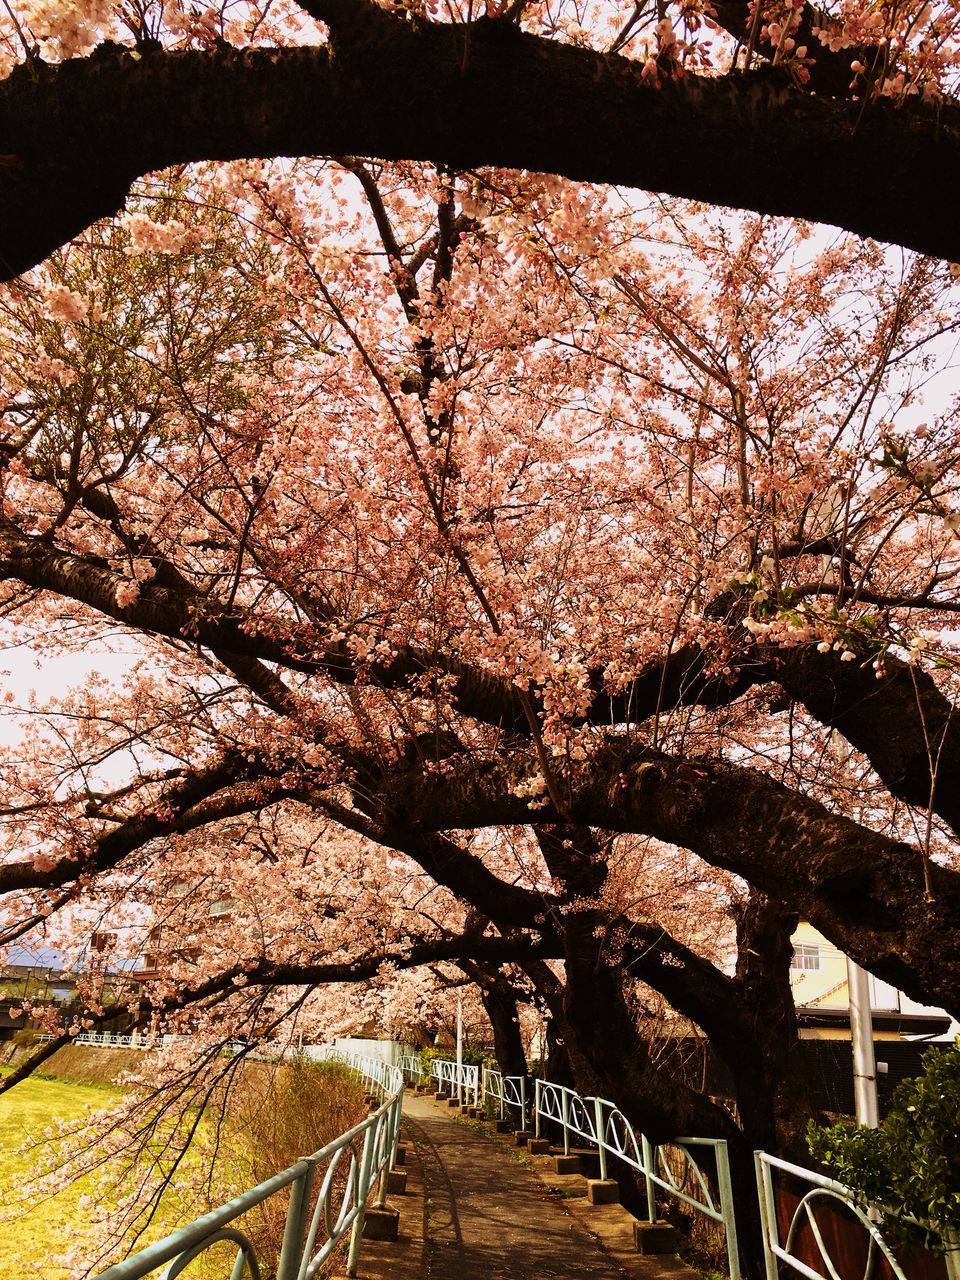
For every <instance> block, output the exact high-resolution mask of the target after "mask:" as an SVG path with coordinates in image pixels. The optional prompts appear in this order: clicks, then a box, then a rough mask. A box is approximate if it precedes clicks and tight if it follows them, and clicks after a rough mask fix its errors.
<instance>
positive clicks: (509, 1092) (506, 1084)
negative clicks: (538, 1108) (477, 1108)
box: [481, 1067, 527, 1129]
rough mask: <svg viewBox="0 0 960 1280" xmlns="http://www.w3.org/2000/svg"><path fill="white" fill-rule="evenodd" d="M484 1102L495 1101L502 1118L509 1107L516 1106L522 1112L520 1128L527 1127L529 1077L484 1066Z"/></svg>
mask: <svg viewBox="0 0 960 1280" xmlns="http://www.w3.org/2000/svg"><path fill="white" fill-rule="evenodd" d="M481 1091H482V1096H483V1103H484V1106H486V1104H487V1101H488V1100H489V1101H490V1102H492V1103H493V1105H494V1106H496V1107H499V1109H500V1119H501V1120H503V1119H505V1118H506V1114H507V1108H508V1107H515V1108H517V1110H518V1111H519V1112H520V1128H521V1129H525V1128H526V1127H527V1078H526V1076H505V1075H502V1074H501V1073H500V1072H499V1071H491V1070H490V1069H489V1068H488V1067H484V1068H483V1078H482V1084H481Z"/></svg>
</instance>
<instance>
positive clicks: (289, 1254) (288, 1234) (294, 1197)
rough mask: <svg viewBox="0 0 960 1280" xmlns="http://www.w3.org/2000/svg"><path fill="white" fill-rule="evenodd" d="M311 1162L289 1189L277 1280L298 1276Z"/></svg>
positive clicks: (289, 1279) (308, 1200)
mask: <svg viewBox="0 0 960 1280" xmlns="http://www.w3.org/2000/svg"><path fill="white" fill-rule="evenodd" d="M313 1169H314V1166H313V1162H312V1161H311V1163H310V1165H309V1167H308V1168H307V1171H306V1172H305V1173H304V1174H303V1176H302V1177H299V1178H298V1179H297V1180H296V1182H295V1183H294V1184H293V1185H292V1186H291V1188H290V1203H289V1205H288V1206H287V1221H286V1224H285V1226H284V1228H283V1243H282V1244H281V1246H280V1261H279V1263H278V1265H277V1280H297V1276H298V1275H299V1274H300V1253H301V1250H302V1249H303V1233H304V1230H305V1228H306V1225H307V1214H308V1212H309V1210H310V1191H311V1188H312V1186H313Z"/></svg>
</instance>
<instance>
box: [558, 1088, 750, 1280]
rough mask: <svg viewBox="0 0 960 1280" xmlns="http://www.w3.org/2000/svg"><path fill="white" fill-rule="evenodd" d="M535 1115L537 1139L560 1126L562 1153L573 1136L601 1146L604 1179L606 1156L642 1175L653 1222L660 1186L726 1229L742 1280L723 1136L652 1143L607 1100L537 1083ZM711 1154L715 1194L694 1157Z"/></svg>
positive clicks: (730, 1258)
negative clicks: (549, 1126) (550, 1125)
mask: <svg viewBox="0 0 960 1280" xmlns="http://www.w3.org/2000/svg"><path fill="white" fill-rule="evenodd" d="M534 1117H535V1123H536V1133H537V1137H539V1136H540V1133H541V1127H542V1125H543V1123H544V1122H545V1121H553V1122H555V1123H556V1124H559V1125H560V1127H561V1130H562V1134H563V1149H564V1152H565V1153H569V1151H570V1138H571V1136H575V1137H578V1138H583V1139H586V1141H587V1142H589V1143H591V1144H593V1145H594V1146H595V1147H596V1148H597V1152H598V1154H599V1158H600V1177H601V1178H606V1177H607V1172H608V1158H609V1156H611V1155H612V1156H615V1157H616V1158H617V1159H619V1160H622V1161H623V1162H624V1164H626V1165H628V1166H629V1167H630V1168H631V1169H634V1170H636V1171H637V1172H638V1173H640V1174H641V1175H642V1176H643V1179H644V1181H645V1183H646V1192H647V1212H648V1213H649V1216H650V1220H651V1222H652V1221H654V1220H655V1219H656V1217H657V1199H656V1196H657V1188H659V1189H660V1190H661V1191H663V1192H665V1193H666V1194H667V1195H669V1196H672V1197H673V1198H674V1199H676V1200H679V1201H681V1202H682V1203H683V1204H685V1205H687V1206H688V1208H691V1209H694V1210H695V1211H696V1212H697V1213H702V1214H703V1215H704V1216H705V1217H707V1218H711V1219H712V1220H713V1221H714V1222H718V1223H720V1225H721V1226H722V1227H723V1228H724V1234H725V1237H726V1246H727V1262H728V1265H729V1269H730V1280H740V1250H739V1247H738V1244H737V1221H736V1214H735V1211H734V1204H733V1186H732V1183H731V1180H730V1157H729V1153H728V1151H727V1144H726V1141H725V1140H724V1139H722V1138H674V1139H672V1140H671V1141H670V1142H666V1143H659V1144H654V1143H652V1142H650V1140H649V1139H648V1138H647V1137H646V1135H645V1134H642V1133H638V1132H637V1130H636V1129H634V1127H633V1125H632V1124H631V1123H630V1121H629V1120H628V1119H627V1117H626V1116H625V1115H624V1114H623V1112H622V1111H621V1110H620V1109H619V1108H618V1107H616V1106H615V1105H614V1103H612V1102H608V1101H607V1099H606V1098H585V1097H582V1096H581V1095H580V1094H579V1093H577V1092H576V1091H575V1090H573V1089H568V1088H566V1087H565V1086H564V1085H559V1084H553V1083H551V1082H550V1081H549V1080H537V1081H536V1082H535V1090H534ZM705 1149H706V1150H709V1151H710V1152H711V1153H712V1157H713V1163H714V1168H715V1184H716V1194H714V1185H713V1182H712V1180H711V1178H710V1176H709V1173H708V1171H707V1170H706V1169H704V1168H703V1166H701V1164H700V1163H699V1161H698V1160H697V1158H696V1154H695V1153H697V1152H699V1151H702V1150H705Z"/></svg>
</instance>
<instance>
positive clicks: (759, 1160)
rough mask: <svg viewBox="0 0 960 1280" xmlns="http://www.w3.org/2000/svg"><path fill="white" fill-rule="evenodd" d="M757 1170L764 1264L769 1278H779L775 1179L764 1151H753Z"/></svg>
mask: <svg viewBox="0 0 960 1280" xmlns="http://www.w3.org/2000/svg"><path fill="white" fill-rule="evenodd" d="M753 1159H754V1164H755V1165H756V1170H757V1195H758V1196H759V1198H760V1222H761V1224H762V1229H763V1264H764V1266H765V1267H766V1270H767V1280H777V1273H778V1267H777V1258H776V1254H775V1253H774V1252H773V1243H774V1228H773V1224H774V1222H776V1213H777V1208H776V1204H775V1203H774V1199H773V1179H772V1178H771V1176H770V1169H769V1166H768V1165H767V1164H766V1163H765V1162H764V1159H763V1153H762V1152H760V1151H755V1152H754V1153H753Z"/></svg>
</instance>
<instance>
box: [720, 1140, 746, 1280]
mask: <svg viewBox="0 0 960 1280" xmlns="http://www.w3.org/2000/svg"><path fill="white" fill-rule="evenodd" d="M716 1153H717V1188H718V1190H719V1192H720V1212H721V1213H722V1214H723V1229H724V1232H725V1234H726V1237H727V1267H728V1270H729V1272H730V1280H740V1245H739V1243H738V1241H737V1217H736V1213H735V1211H734V1205H733V1182H732V1180H731V1178H730V1151H729V1148H728V1146H727V1144H726V1142H719V1143H718V1144H717V1147H716Z"/></svg>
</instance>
